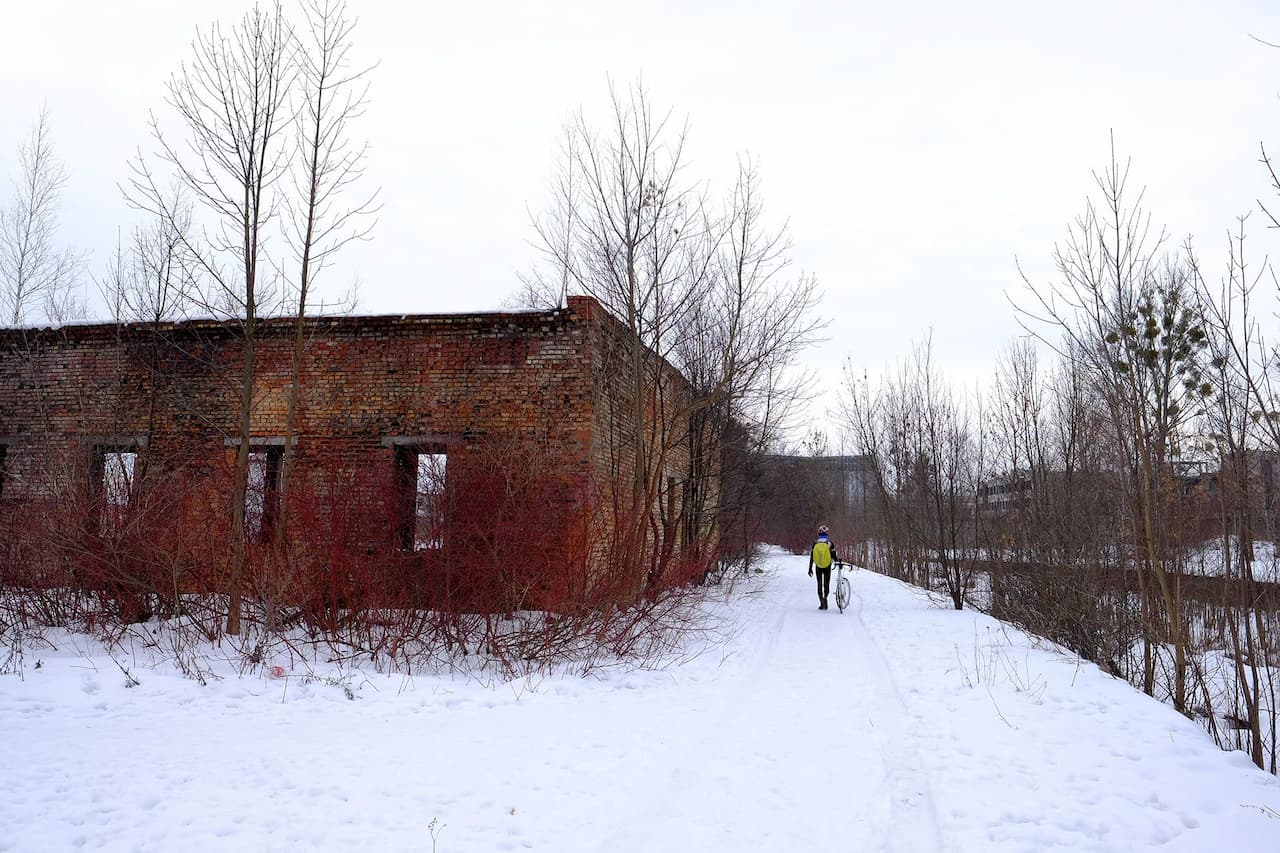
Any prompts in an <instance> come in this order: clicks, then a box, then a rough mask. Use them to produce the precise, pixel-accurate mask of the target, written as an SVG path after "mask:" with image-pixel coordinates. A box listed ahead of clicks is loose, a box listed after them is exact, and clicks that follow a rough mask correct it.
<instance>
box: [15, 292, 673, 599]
mask: <svg viewBox="0 0 1280 853" xmlns="http://www.w3.org/2000/svg"><path fill="white" fill-rule="evenodd" d="M292 333H293V322H292V320H289V319H279V320H266V321H262V322H260V324H259V327H258V329H257V334H256V339H257V345H256V351H257V373H256V379H255V398H254V399H255V405H254V413H253V418H252V423H253V428H252V433H253V439H252V443H251V456H250V459H251V463H250V477H249V495H248V496H247V498H246V507H245V510H246V536H247V539H248V540H249V541H250V542H251V543H252V544H256V545H257V546H260V547H258V548H256V549H254V548H251V554H250V559H251V560H254V559H256V560H258V561H259V563H260V564H261V565H260V566H259V568H258V569H257V570H256V571H257V574H256V575H255V577H259V578H262V577H265V576H266V574H272V577H274V580H273V581H271V583H274V584H276V585H277V586H280V585H288V584H298V583H300V581H299V580H298V579H299V577H301V576H302V575H303V574H305V573H307V572H310V573H312V574H315V573H320V574H323V575H324V577H325V583H328V584H330V585H331V586H334V587H335V588H337V589H338V590H339V591H341V590H342V589H343V588H345V587H348V586H358V585H360V584H364V585H365V586H367V587H368V588H369V589H376V590H381V591H382V592H384V593H385V592H386V591H387V590H398V591H399V593H405V591H406V590H407V591H408V592H407V593H406V594H408V595H410V600H412V601H415V602H420V601H423V600H429V599H431V598H432V596H439V595H441V594H444V593H442V592H441V590H442V589H444V588H445V587H447V588H448V589H449V590H456V589H459V588H461V587H464V586H466V585H467V584H468V583H471V584H472V585H474V584H475V583H476V580H475V578H474V576H475V575H483V576H484V577H485V578H487V579H488V580H489V581H493V579H494V578H501V584H502V586H503V587H504V588H505V589H507V590H508V593H507V594H506V597H505V598H504V602H505V603H506V605H509V606H523V605H525V604H528V603H536V596H537V595H538V594H539V593H540V592H542V593H545V592H546V590H547V589H548V587H549V586H554V585H556V584H559V585H561V586H564V585H566V584H568V585H576V586H578V587H580V588H586V587H587V586H589V585H590V583H591V582H592V577H593V573H594V574H599V570H598V564H599V563H600V561H601V560H600V553H601V548H602V546H601V543H602V542H603V541H605V540H606V539H607V533H608V522H607V521H602V519H604V518H606V516H607V513H606V512H605V510H607V509H608V508H609V507H610V506H613V507H614V508H616V507H617V505H618V496H619V495H621V494H623V493H624V492H625V491H626V489H627V488H629V486H628V485H627V484H629V483H632V482H633V481H634V477H633V475H634V471H635V464H636V459H635V453H634V446H633V445H632V444H631V443H630V442H629V440H628V437H629V436H631V435H632V434H633V430H632V428H633V426H634V420H635V418H634V415H633V414H631V413H632V412H634V411H636V407H635V406H633V405H631V403H632V402H634V397H633V396H632V392H633V391H634V387H633V385H632V384H628V380H627V379H626V378H625V374H624V373H619V371H617V370H614V369H613V368H612V367H611V362H612V360H614V359H616V358H617V355H618V353H619V352H622V351H627V352H630V350H629V347H630V346H631V344H632V343H633V339H632V338H631V337H630V336H629V333H628V332H627V330H626V329H625V327H624V326H622V325H621V324H620V323H618V321H617V320H616V319H615V318H613V317H612V316H611V315H610V314H609V313H608V312H606V311H605V310H604V309H603V308H602V307H601V306H600V304H599V303H597V302H596V301H595V300H593V299H590V298H588V297H571V298H570V299H569V300H568V305H567V307H566V308H562V309H559V310H552V311H531V312H506V313H486V314H473V315H427V316H379V317H334V318H317V319H313V320H309V321H308V325H307V328H306V340H307V345H306V350H305V352H306V355H305V358H304V360H303V363H302V373H301V383H300V389H301V398H300V402H299V410H298V420H297V439H296V444H295V447H296V451H295V456H294V460H295V462H294V465H295V467H294V469H293V470H294V471H295V476H294V477H292V478H291V479H290V481H289V482H290V492H289V494H290V508H289V513H290V519H291V525H292V526H291V528H290V529H292V530H295V531H297V532H296V536H295V537H293V538H295V539H296V540H297V542H298V543H301V544H300V545H299V546H298V547H295V548H294V550H293V552H291V554H290V556H289V557H288V559H287V560H285V561H284V562H285V563H287V566H285V567H283V568H282V567H281V566H277V567H276V569H275V570H273V572H272V573H268V572H266V570H265V569H264V568H262V566H265V564H266V562H267V560H266V557H264V554H266V552H267V551H268V550H269V549H268V548H267V543H270V542H272V540H273V534H274V533H275V530H276V525H277V524H278V523H279V520H278V516H279V514H280V512H281V507H280V501H279V495H278V478H279V469H280V462H281V458H282V455H283V452H284V444H285V413H286V405H287V399H288V394H289V389H290V369H291V346H292ZM243 347H244V338H243V334H242V331H241V329H240V326H239V325H238V324H237V323H236V322H235V321H231V322H219V321H186V322H178V323H160V324H145V323H143V324H130V325H125V326H121V325H115V324H102V325H84V326H67V327H63V328H57V329H42V330H16V329H11V330H0V511H3V514H4V516H3V525H4V526H5V529H6V530H7V533H5V534H4V535H5V541H4V545H5V550H0V560H5V561H6V563H5V566H0V568H6V567H7V570H8V571H10V572H14V571H35V569H33V568H32V567H43V568H41V569H40V570H41V571H48V572H52V573H53V574H52V577H56V578H63V575H59V574H58V572H64V573H65V572H71V573H73V574H74V573H75V572H76V571H80V570H82V568H83V565H85V564H91V565H94V566H97V567H98V568H97V569H95V571H97V572H98V573H99V574H101V573H105V574H107V575H119V576H126V579H127V580H128V581H129V582H130V583H133V582H134V581H135V580H136V578H137V577H141V576H143V575H145V576H146V578H147V579H146V580H144V581H138V583H139V584H140V585H141V586H142V587H144V588H147V589H151V588H153V587H156V588H160V589H161V590H162V591H163V588H164V587H166V586H170V587H171V588H173V589H184V588H195V587H208V588H215V589H216V588H217V585H218V577H219V572H221V571H223V570H224V568H225V559H226V558H225V554H226V551H227V548H226V539H227V531H228V530H229V514H230V513H229V506H230V503H229V502H230V495H231V493H232V492H231V491H230V477H231V471H232V467H233V461H234V457H235V455H236V451H237V447H238V444H239V438H238V436H239V432H238V429H237V428H236V410H237V402H238V393H239V386H238V382H239V379H240V374H239V369H240V367H239V366H240V364H241V363H242V356H243ZM657 362H659V364H658V366H657V367H656V373H652V374H650V376H651V377H652V376H657V377H658V379H659V380H661V381H657V382H654V383H652V384H653V385H654V388H646V389H644V392H645V398H646V400H648V401H649V402H647V403H646V405H645V407H644V411H646V412H647V413H648V415H647V417H648V419H649V420H650V421H652V422H651V423H649V424H647V425H646V429H651V430H655V431H661V432H663V433H664V434H665V435H667V436H668V438H669V437H670V436H671V435H672V434H673V433H674V434H678V432H679V430H680V429H681V426H680V424H679V423H678V422H676V421H673V420H672V419H671V418H669V417H667V416H666V415H664V414H660V413H659V412H660V411H668V410H669V409H668V408H661V407H659V408H655V406H654V404H653V401H654V400H657V399H658V396H659V394H658V392H657V386H658V385H660V386H661V395H662V396H666V397H670V396H671V395H673V394H674V395H680V394H685V393H687V385H686V384H684V383H683V380H682V379H681V378H680V377H679V374H678V373H677V372H676V371H675V370H674V368H672V367H671V366H670V365H669V364H667V363H666V362H665V361H661V360H660V359H658V360H657ZM620 377H621V378H620ZM628 418H630V420H628ZM666 446H667V447H668V450H667V451H666V452H664V453H663V455H662V457H661V460H660V464H661V465H662V468H663V470H662V471H660V472H658V474H657V476H656V477H655V478H653V479H654V480H655V481H657V482H660V483H661V489H660V493H659V494H656V495H655V499H656V500H655V502H654V511H655V512H656V513H657V514H658V515H659V516H660V517H661V518H662V521H663V523H662V524H658V525H655V526H654V529H655V530H659V529H664V528H665V529H669V530H675V529H678V528H679V524H678V523H677V522H676V517H677V516H678V514H679V512H680V503H681V494H682V488H683V481H684V478H685V473H686V472H687V470H688V457H687V452H686V453H683V455H682V448H683V444H682V443H681V442H680V441H678V440H677V441H667V443H666ZM651 461H652V460H646V464H649V463H650V462H651ZM33 531H39V534H38V535H37V534H35V533H33ZM686 534H687V531H686ZM668 550H671V549H670V548H668ZM50 554H61V556H60V557H57V558H56V559H55V558H53V557H50V556H49V555H50ZM277 562H279V560H278V559H277ZM593 565H596V566H597V568H596V569H593V568H592V566H593ZM78 566H79V567H80V568H77V567H78ZM104 567H105V568H104ZM371 567H372V568H371ZM565 567H569V568H568V569H567V570H566V568H565ZM566 571H567V574H566ZM371 572H372V573H373V574H375V575H376V577H372V578H370V577H368V575H369V574H370V573H371ZM464 572H465V573H467V574H466V575H465V576H464V575H463V574H461V573H464ZM356 575H361V577H360V578H357V577H356ZM153 576H154V577H153ZM262 583H263V584H264V585H268V584H267V582H266V581H262ZM460 585H461V586H460ZM491 585H492V584H491ZM512 590H514V592H513V591H512ZM282 594H284V593H282ZM513 596H514V597H513ZM522 596H523V597H522ZM530 596H533V598H530ZM392 600H395V601H400V600H403V599H401V598H397V597H395V596H392Z"/></svg>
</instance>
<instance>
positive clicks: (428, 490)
mask: <svg viewBox="0 0 1280 853" xmlns="http://www.w3.org/2000/svg"><path fill="white" fill-rule="evenodd" d="M396 465H397V467H398V468H399V481H400V490H401V493H400V524H399V530H398V538H399V544H400V547H401V548H402V549H403V550H406V551H429V550H435V549H438V548H443V547H444V528H445V484H446V479H447V470H448V465H449V456H448V453H447V452H446V451H445V448H444V446H442V445H438V444H433V445H428V446H426V447H418V446H400V447H397V448H396Z"/></svg>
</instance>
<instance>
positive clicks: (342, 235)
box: [275, 0, 377, 544]
mask: <svg viewBox="0 0 1280 853" xmlns="http://www.w3.org/2000/svg"><path fill="white" fill-rule="evenodd" d="M303 10H304V13H305V16H306V28H305V31H304V33H303V36H302V39H303V43H302V46H301V49H300V50H299V52H298V59H299V63H300V73H299V75H298V82H299V85H300V88H301V90H302V93H301V98H302V107H301V109H299V110H298V112H297V134H298V142H297V144H298V158H297V163H298V169H297V171H296V172H295V192H294V194H293V196H292V199H291V204H290V212H291V214H292V222H291V230H290V235H289V236H290V238H291V243H292V245H293V246H294V249H295V251H296V252H297V255H298V285H297V291H296V294H295V296H296V299H295V300H294V303H293V305H292V306H291V308H292V309H293V311H294V316H295V319H294V329H293V356H292V359H291V368H290V374H291V375H290V385H289V402H288V407H287V411H286V414H285V444H284V453H283V457H282V459H281V463H280V486H279V496H280V515H279V518H278V519H277V524H276V528H275V535H276V537H277V544H279V542H280V541H283V538H284V537H285V536H286V535H287V531H288V523H289V503H288V498H289V485H290V473H291V471H292V467H293V458H294V453H295V450H296V448H295V444H296V440H297V420H298V396H299V393H300V391H301V382H302V358H303V349H304V343H305V320H306V313H307V309H308V298H309V296H310V294H311V291H312V285H313V283H314V280H315V278H316V276H317V275H318V274H319V273H320V272H321V270H323V269H324V267H325V265H326V264H327V263H328V261H329V259H330V258H331V257H332V255H333V254H334V253H335V252H337V251H338V250H339V249H341V248H342V247H343V246H345V245H346V244H347V243H350V242H351V241H353V240H360V239H364V238H365V237H366V236H368V234H369V231H370V229H371V228H372V227H373V223H372V222H370V221H368V220H369V217H370V216H372V215H373V214H374V213H376V211H377V207H376V206H375V198H376V195H377V193H376V192H375V193H374V194H373V195H370V196H367V197H365V198H364V199H363V200H362V201H359V202H355V203H351V204H349V203H347V202H346V200H345V197H344V193H345V191H346V190H348V189H350V188H351V187H352V186H353V185H354V184H356V183H357V182H358V181H359V180H360V178H361V177H362V176H363V175H364V162H365V154H366V153H367V151H368V145H367V144H363V143H355V142H353V141H352V139H351V137H350V136H349V126H350V124H351V123H352V122H353V121H355V120H356V119H358V118H359V117H360V116H361V115H363V114H364V110H365V106H366V105H367V103H368V93H369V87H368V83H367V82H366V80H365V78H366V76H367V74H368V72H369V71H370V70H371V69H370V68H369V67H363V68H356V67H354V66H353V65H352V59H351V45H352V42H351V34H352V31H353V30H354V29H355V25H356V22H355V20H354V19H351V18H348V17H347V10H346V3H345V2H342V0H307V2H306V3H305V4H304V6H303Z"/></svg>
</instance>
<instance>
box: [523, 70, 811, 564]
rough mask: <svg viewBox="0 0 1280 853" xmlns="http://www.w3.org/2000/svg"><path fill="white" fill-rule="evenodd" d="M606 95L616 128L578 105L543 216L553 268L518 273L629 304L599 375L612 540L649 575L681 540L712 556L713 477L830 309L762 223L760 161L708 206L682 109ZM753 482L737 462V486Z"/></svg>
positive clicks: (751, 432) (770, 408) (621, 310)
mask: <svg viewBox="0 0 1280 853" xmlns="http://www.w3.org/2000/svg"><path fill="white" fill-rule="evenodd" d="M610 96H611V106H612V114H611V123H610V126H609V128H608V131H607V132H605V133H603V134H599V133H597V132H596V131H595V130H594V129H593V128H592V127H591V126H590V125H589V124H588V122H587V120H586V118H585V116H584V114H583V113H582V112H579V114H578V115H577V116H576V117H574V119H573V120H572V121H571V123H570V125H569V127H568V128H567V130H566V135H565V143H564V147H563V150H562V156H563V158H564V159H563V162H562V163H561V168H560V172H559V175H558V177H557V179H556V180H555V183H554V187H553V190H554V197H555V201H554V204H553V206H552V208H551V210H549V211H548V212H547V213H546V214H545V215H543V216H541V217H539V218H536V219H535V221H534V227H535V229H536V231H537V234H538V237H539V243H540V247H541V248H542V250H543V253H544V255H545V258H546V260H547V261H548V268H547V270H546V271H545V272H541V271H540V272H537V273H535V274H533V275H532V276H528V277H525V278H524V284H525V291H524V294H523V296H522V298H523V299H524V300H525V301H526V302H530V303H532V304H540V305H554V304H560V303H561V302H562V301H563V300H564V298H565V296H566V294H568V293H569V292H571V291H574V292H580V293H585V294H587V295H590V296H593V297H594V298H596V299H597V300H598V301H599V302H601V303H602V304H603V305H604V306H605V308H607V309H608V310H609V311H610V312H611V313H612V314H613V315H614V316H616V317H618V318H619V319H620V320H621V326H622V328H623V329H624V330H625V333H626V334H625V335H623V336H622V337H620V338H617V339H616V340H615V341H614V342H613V344H612V345H611V346H610V347H609V351H608V352H606V353H605V354H604V355H605V359H606V362H607V367H606V374H607V375H606V376H602V377H600V381H601V387H602V389H603V390H604V391H605V392H606V393H607V394H608V395H611V397H612V398H614V399H615V401H616V405H614V406H612V407H610V411H611V412H613V414H614V418H613V420H612V422H611V425H610V428H611V429H612V430H613V431H614V433H615V435H614V442H613V446H614V447H616V448H617V449H618V452H617V453H616V454H615V458H614V459H613V460H611V461H612V464H613V475H614V476H613V477H612V478H611V482H612V483H613V485H612V486H610V490H611V493H610V495H609V496H608V499H609V501H610V503H611V504H612V506H613V507H614V528H615V531H614V532H615V535H616V537H617V542H616V545H615V547H614V548H613V551H612V553H613V554H614V555H615V556H616V557H617V559H618V560H619V562H622V563H624V564H628V565H645V566H647V570H646V574H647V580H646V586H648V587H652V586H653V585H654V583H655V582H656V581H657V579H658V578H660V577H661V575H662V573H663V570H664V566H665V565H666V563H667V562H668V561H669V560H670V559H671V557H672V556H673V553H674V551H675V549H676V548H677V546H678V543H681V542H683V543H684V547H685V557H686V558H688V559H690V560H694V561H698V560H703V561H708V560H710V559H712V558H714V556H715V552H717V551H718V550H719V549H718V548H717V547H710V548H706V547H704V545H707V544H708V534H709V533H710V532H711V531H712V530H713V529H714V527H715V526H716V523H717V521H718V520H719V519H720V517H721V514H722V513H723V512H724V511H725V510H726V506H727V505H726V504H725V503H724V501H725V499H726V498H727V497H729V496H730V495H731V494H732V493H730V492H725V491H724V490H723V489H721V488H719V487H718V486H717V485H716V483H717V482H718V479H719V473H720V472H721V470H722V468H723V465H724V460H725V458H726V452H727V451H728V448H727V442H728V436H729V435H730V434H732V435H733V436H734V441H735V447H734V450H733V457H734V459H735V460H738V461H739V462H741V463H742V464H748V465H749V464H751V463H750V461H749V460H750V459H752V458H754V457H756V456H758V453H759V451H760V449H761V448H762V444H761V443H760V442H761V441H762V440H765V438H766V437H767V436H769V435H771V434H773V433H775V432H776V426H777V424H778V423H779V420H780V417H781V416H782V413H783V412H784V410H785V409H786V405H784V403H785V401H786V400H787V399H788V398H789V397H794V385H793V384H791V383H790V379H789V378H788V377H789V376H790V375H789V373H788V370H789V368H790V367H791V365H793V364H794V362H795V359H796V357H797V355H798V353H799V352H800V350H801V349H802V348H803V346H804V345H806V344H807V343H809V342H811V341H812V340H813V335H814V333H815V332H816V330H817V329H818V328H820V327H821V323H819V322H817V321H816V320H815V319H814V318H813V316H812V309H813V307H814V305H815V303H816V298H817V290H816V286H815V284H814V282H813V279H812V278H811V277H809V276H804V275H800V276H798V277H796V278H794V279H791V278H788V276H787V274H786V273H787V270H788V266H789V262H790V259H789V252H790V244H789V242H788V240H787V237H786V228H785V226H784V227H782V228H779V229H776V230H771V229H769V228H767V227H766V226H765V224H764V219H763V204H762V200H761V193H760V187H759V175H758V171H757V169H756V166H755V164H754V163H753V162H752V161H750V160H744V161H742V162H741V163H740V168H739V174H738V181H737V184H736V186H735V188H734V190H733V193H732V195H731V196H730V197H729V199H728V201H727V203H726V205H725V210H724V212H723V213H718V212H713V211H712V210H710V209H709V206H708V204H707V201H706V196H705V192H704V191H703V190H702V188H701V187H700V185H699V184H697V183H695V182H692V181H689V180H687V179H686V178H685V177H684V175H683V172H684V169H685V164H684V146H685V140H686V136H687V131H688V129H687V125H686V126H677V125H675V124H673V123H672V121H671V117H670V115H669V114H667V115H659V114H658V113H657V112H656V111H655V109H654V107H653V104H652V102H651V100H650V98H649V95H648V93H647V92H646V91H645V90H644V88H643V86H642V85H640V84H638V83H637V84H635V85H633V86H632V87H630V88H629V89H628V90H627V91H626V92H621V91H619V90H618V89H616V88H614V87H613V86H610ZM673 368H674V369H673ZM677 370H678V371H679V373H677ZM686 382H687V384H685V383H686ZM744 442H745V444H744ZM748 444H750V445H754V446H753V447H750V448H748V447H747V445H748ZM744 449H746V450H748V451H749V452H746V453H745V454H744V453H743V452H742V451H743V450H744ZM685 460H687V463H688V468H687V470H680V471H677V470H676V468H677V467H682V466H683V465H684V462H685ZM746 489H747V478H745V477H740V478H738V479H737V480H736V481H735V485H734V493H736V494H738V495H743V494H745V492H746ZM739 508H740V507H739ZM711 544H714V543H711ZM721 544H723V543H721Z"/></svg>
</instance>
